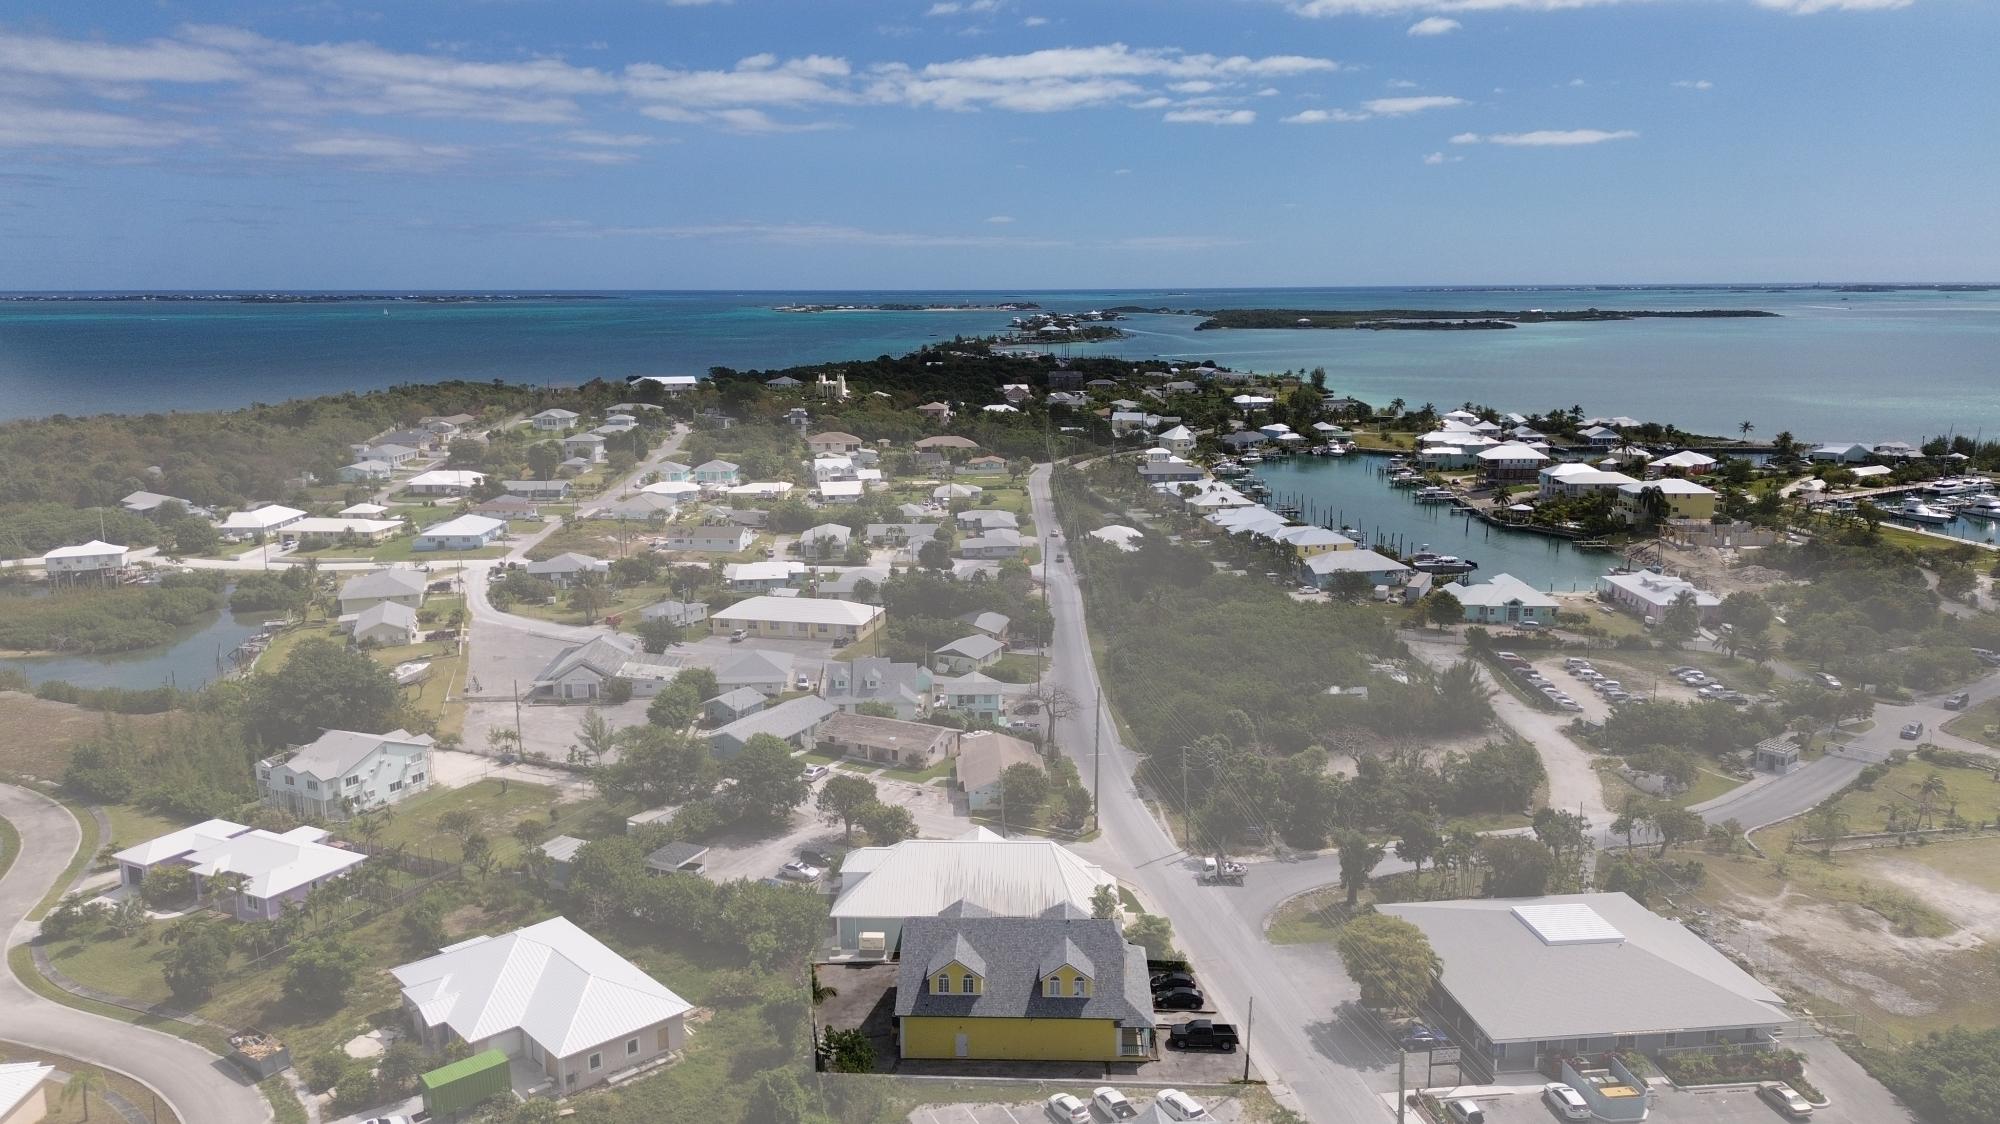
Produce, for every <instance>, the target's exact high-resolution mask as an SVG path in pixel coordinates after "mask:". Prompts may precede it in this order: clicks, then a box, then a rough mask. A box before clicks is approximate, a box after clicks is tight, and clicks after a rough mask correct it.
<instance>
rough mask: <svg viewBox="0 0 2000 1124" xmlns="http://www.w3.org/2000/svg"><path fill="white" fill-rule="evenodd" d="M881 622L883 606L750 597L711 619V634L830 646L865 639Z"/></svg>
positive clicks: (827, 599) (879, 626)
mask: <svg viewBox="0 0 2000 1124" xmlns="http://www.w3.org/2000/svg"><path fill="white" fill-rule="evenodd" d="M882 622H883V612H882V609H881V607H880V606H877V605H863V604H861V603H859V602H856V601H840V600H836V599H834V598H831V597H769V596H764V597H748V598H745V599H743V600H741V601H738V602H737V603H736V604H734V605H731V606H730V607H728V608H727V609H723V610H721V611H720V612H715V613H710V614H709V617H708V623H709V631H710V632H711V633H713V634H714V635H717V636H727V635H730V634H732V633H734V632H736V631H737V630H738V629H741V630H742V631H743V633H744V635H746V636H756V637H766V638H769V639H772V640H820V641H824V642H826V643H829V644H854V643H858V642H859V641H862V640H866V639H868V638H869V637H870V636H873V635H875V633H876V632H878V631H880V629H881V628H882Z"/></svg>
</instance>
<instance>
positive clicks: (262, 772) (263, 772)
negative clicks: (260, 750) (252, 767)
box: [257, 769, 271, 781]
mask: <svg viewBox="0 0 2000 1124" xmlns="http://www.w3.org/2000/svg"><path fill="white" fill-rule="evenodd" d="M257 775H258V776H259V777H260V778H262V779H264V780H267V781H268V780H270V779H271V770H269V769H259V770H257Z"/></svg>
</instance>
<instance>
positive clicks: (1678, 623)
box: [1658, 589, 1701, 648]
mask: <svg viewBox="0 0 2000 1124" xmlns="http://www.w3.org/2000/svg"><path fill="white" fill-rule="evenodd" d="M1700 628H1701V610H1700V609H1698V608H1697V607H1696V606H1695V600H1694V594H1693V593H1692V592H1691V591H1689V590H1685V589H1684V590H1682V591H1681V594H1680V596H1679V597H1676V598H1674V601H1673V604H1671V605H1668V606H1667V611H1666V612H1664V613H1662V614H1660V626H1659V629H1658V632H1659V636H1660V639H1662V640H1664V641H1666V642H1667V643H1669V644H1671V645H1673V646H1674V647H1676V648H1678V647H1680V646H1681V645H1683V644H1686V643H1687V642H1688V641H1690V640H1692V639H1694V634H1695V632H1696V631H1697V630H1699V629H1700Z"/></svg>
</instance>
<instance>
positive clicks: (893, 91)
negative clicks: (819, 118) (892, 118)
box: [868, 43, 1339, 113]
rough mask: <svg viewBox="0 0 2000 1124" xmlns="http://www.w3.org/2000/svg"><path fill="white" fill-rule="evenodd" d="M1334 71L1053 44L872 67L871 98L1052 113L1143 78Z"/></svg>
mask: <svg viewBox="0 0 2000 1124" xmlns="http://www.w3.org/2000/svg"><path fill="white" fill-rule="evenodd" d="M1337 69H1339V64H1338V63H1336V62H1334V61H1333V60H1332V59H1323V58H1310V57H1306V56H1303V55H1271V56H1266V57H1263V58H1250V57H1248V56H1244V55H1231V56H1226V57H1224V56H1217V55H1210V54H1189V53H1187V52H1184V51H1179V50H1173V49H1162V48H1137V49H1135V48H1132V47H1128V46H1126V45H1125V44H1123V43H1112V44H1108V45H1106V46H1101V47H1055V48H1050V49H1047V50H1041V51H1030V52H1028V53H1026V54H1019V55H981V56H978V57H976V58H969V59H956V60H953V61H950V62H939V63H930V64H928V65H926V66H923V67H921V68H917V69H912V68H910V67H907V66H904V65H902V64H900V63H892V64H888V65H884V66H879V67H876V68H875V71H874V75H875V81H874V84H873V85H872V86H871V87H870V88H869V91H868V93H869V96H870V97H871V98H873V99H874V100H878V101H898V102H904V103H906V104H910V105H923V106H934V107H936V108H939V109H958V110H966V109H980V108H987V107H991V108H995V109H1009V110H1015V111H1018V112H1024V113H1051V112H1056V111H1059V110H1066V109H1079V108H1083V107H1087V106H1095V105H1103V104H1105V103H1107V102H1113V101H1118V100H1122V99H1127V98H1135V97H1144V96H1146V95H1148V94H1151V93H1153V91H1151V90H1149V89H1147V88H1146V86H1144V85H1143V84H1142V83H1143V82H1145V81H1146V80H1148V79H1160V80H1165V81H1170V82H1173V81H1178V82H1191V81H1231V80H1240V79H1247V78H1266V79H1269V78H1281V77H1290V76H1296V75H1301V74H1313V73H1325V72H1329V71H1333V70H1337Z"/></svg>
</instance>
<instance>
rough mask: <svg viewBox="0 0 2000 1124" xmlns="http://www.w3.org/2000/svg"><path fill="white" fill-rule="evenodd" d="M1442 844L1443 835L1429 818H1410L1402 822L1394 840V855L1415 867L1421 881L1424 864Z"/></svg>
mask: <svg viewBox="0 0 2000 1124" xmlns="http://www.w3.org/2000/svg"><path fill="white" fill-rule="evenodd" d="M1443 845H1444V837H1443V836H1441V835H1439V834H1438V829H1437V825H1435V824H1433V823H1431V822H1430V821H1429V820H1424V819H1418V818H1414V817H1413V818H1411V819H1410V820H1408V821H1407V822H1405V823H1404V824H1403V829H1402V831H1401V832H1400V833H1399V836H1398V838H1397V840H1396V857H1397V858H1399V859H1401V860H1403V861H1404V862H1406V863H1409V864H1410V865H1411V866H1412V867H1414V868H1415V875H1416V879H1417V881H1419V882H1421V881H1423V876H1424V864H1425V863H1427V862H1429V861H1430V860H1431V859H1432V858H1433V857H1434V856H1435V855H1436V854H1437V851H1438V848H1439V847H1441V846H1443Z"/></svg>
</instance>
